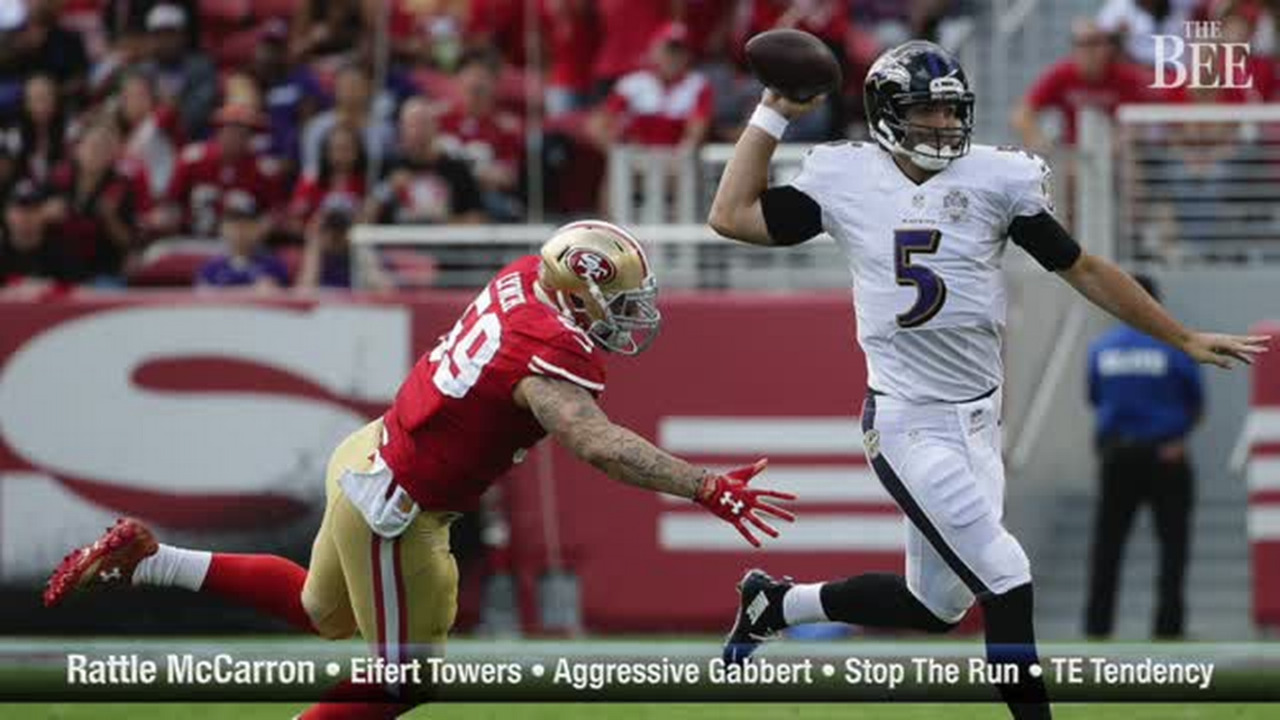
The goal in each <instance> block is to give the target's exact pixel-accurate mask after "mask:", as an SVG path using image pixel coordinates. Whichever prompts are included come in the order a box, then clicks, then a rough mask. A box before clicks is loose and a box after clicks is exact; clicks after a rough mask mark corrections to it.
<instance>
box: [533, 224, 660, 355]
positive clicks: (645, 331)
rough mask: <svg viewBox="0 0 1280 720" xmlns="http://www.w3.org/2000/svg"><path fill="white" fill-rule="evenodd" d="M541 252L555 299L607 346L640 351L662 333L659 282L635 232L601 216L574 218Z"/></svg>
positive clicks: (543, 276)
mask: <svg viewBox="0 0 1280 720" xmlns="http://www.w3.org/2000/svg"><path fill="white" fill-rule="evenodd" d="M541 255H542V266H541V268H540V269H539V280H540V281H541V283H542V286H543V288H544V289H545V290H546V291H547V293H548V295H550V296H551V300H552V301H553V302H554V303H555V304H556V305H557V306H558V307H559V308H560V310H561V312H563V313H564V314H565V315H566V316H568V317H569V318H571V319H572V320H573V321H574V323H575V324H577V325H578V327H580V328H582V329H583V330H585V331H587V334H589V335H590V336H591V337H592V339H594V340H595V341H596V342H598V343H600V344H601V345H602V346H604V348H605V349H606V350H609V351H611V352H616V353H620V354H623V355H636V354H639V353H640V352H643V351H644V349H645V348H647V347H649V344H650V343H652V342H653V340H654V338H656V337H657V335H658V326H659V324H661V322H662V315H661V314H660V313H659V312H658V306H657V297H658V281H657V280H656V279H655V278H654V277H653V271H652V270H651V269H650V267H649V258H647V257H645V253H644V248H642V247H641V246H640V242H639V241H638V240H636V239H635V237H634V236H632V235H631V233H629V232H627V231H626V230H624V229H622V228H621V227H618V226H617V225H614V224H613V223H607V222H604V221H602V220H583V221H580V222H575V223H569V224H568V225H565V226H564V227H562V228H560V229H559V230H557V231H556V232H555V234H554V235H552V236H551V239H550V240H548V241H547V242H546V243H544V244H543V246H542V251H541Z"/></svg>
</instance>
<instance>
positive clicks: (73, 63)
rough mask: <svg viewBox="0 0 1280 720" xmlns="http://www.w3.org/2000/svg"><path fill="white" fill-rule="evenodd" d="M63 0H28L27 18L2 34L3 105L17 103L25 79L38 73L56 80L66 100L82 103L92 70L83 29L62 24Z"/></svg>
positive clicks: (0, 84) (0, 104) (0, 97)
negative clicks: (72, 28)
mask: <svg viewBox="0 0 1280 720" xmlns="http://www.w3.org/2000/svg"><path fill="white" fill-rule="evenodd" d="M62 5H63V2H62V0H28V1H27V9H28V10H27V13H28V14H27V17H26V21H25V22H24V23H23V24H22V25H21V26H20V27H18V28H16V29H14V30H11V31H9V32H8V33H5V34H4V36H3V37H0V109H3V108H5V107H13V106H14V105H15V104H16V100H17V97H18V95H19V93H20V90H19V89H20V88H21V87H22V84H23V80H24V79H26V78H29V77H31V76H32V75H35V74H40V75H48V76H49V77H52V78H53V79H54V81H55V82H56V87H57V88H58V89H60V91H61V93H62V100H63V102H64V103H70V104H72V105H73V106H75V105H79V104H80V102H81V100H82V99H83V97H84V90H85V81H86V78H87V77H88V74H89V56H88V54H87V53H86V52H85V48H84V41H83V40H82V39H81V38H80V33H78V32H75V31H74V30H68V29H66V28H64V27H62V26H61V25H60V24H59V12H60V10H61V8H62Z"/></svg>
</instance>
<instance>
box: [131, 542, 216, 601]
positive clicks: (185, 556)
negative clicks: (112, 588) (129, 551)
mask: <svg viewBox="0 0 1280 720" xmlns="http://www.w3.org/2000/svg"><path fill="white" fill-rule="evenodd" d="M211 562H213V553H211V552H209V551H207V550H187V549H186V548H179V547H174V546H172V545H165V544H164V543H161V544H160V549H159V550H157V551H156V554H155V555H152V556H151V557H148V558H144V559H143V560H142V562H140V563H138V567H137V568H136V569H135V570H134V571H133V584H134V585H158V586H160V587H180V588H186V589H187V590H192V591H197V590H199V589H200V586H201V585H203V584H204V576H205V574H206V573H208V572H209V563H211Z"/></svg>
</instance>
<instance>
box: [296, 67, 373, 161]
mask: <svg viewBox="0 0 1280 720" xmlns="http://www.w3.org/2000/svg"><path fill="white" fill-rule="evenodd" d="M338 125H343V126H345V127H347V128H350V129H352V130H355V131H356V132H358V133H360V135H361V137H362V138H363V139H364V147H365V154H366V155H367V156H368V158H369V161H370V162H372V163H376V164H378V165H380V164H381V161H382V159H383V158H385V157H386V156H387V153H388V152H389V151H390V149H391V147H392V146H393V145H394V144H395V128H393V127H392V126H391V123H390V122H388V121H387V120H386V119H385V118H384V117H383V116H381V115H380V114H379V113H378V112H376V111H375V107H374V102H373V80H372V78H370V77H369V73H368V72H367V71H366V70H365V69H364V68H363V67H362V66H360V65H357V64H355V63H351V64H348V65H345V66H343V68H342V69H341V70H339V71H338V76H337V78H335V80H334V104H333V108H332V109H331V110H326V111H324V112H322V113H320V114H319V115H316V116H315V117H314V118H312V119H311V120H310V121H309V122H308V123H307V124H306V127H304V128H303V130H302V170H303V172H309V173H312V174H315V173H317V172H319V167H318V166H319V163H320V150H321V148H322V147H323V145H324V138H325V136H326V135H328V134H329V131H330V130H332V129H333V128H334V127H335V126H338Z"/></svg>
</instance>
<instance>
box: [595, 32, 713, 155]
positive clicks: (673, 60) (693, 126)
mask: <svg viewBox="0 0 1280 720" xmlns="http://www.w3.org/2000/svg"><path fill="white" fill-rule="evenodd" d="M651 48H652V49H651V55H652V58H653V62H652V65H651V66H650V67H649V68H647V69H644V70H637V71H635V72H633V73H630V74H628V75H626V76H624V77H623V78H622V79H621V80H619V81H618V83H617V85H615V86H614V88H613V92H612V94H610V95H609V98H608V100H606V101H605V104H604V108H603V111H602V112H600V113H598V114H597V115H596V117H595V118H593V126H594V127H593V132H592V134H593V135H595V137H596V139H597V142H598V143H599V144H600V146H601V147H608V146H610V145H612V144H613V143H615V142H617V141H619V140H620V141H622V142H628V143H636V144H639V145H665V146H679V147H680V148H681V149H682V150H692V149H693V148H694V147H696V146H697V145H699V144H701V142H702V141H703V139H704V138H705V137H706V134H707V128H708V126H709V124H710V121H711V111H712V99H713V98H712V90H711V83H709V82H708V81H707V78H706V76H704V75H703V74H702V73H700V72H698V71H696V70H690V69H689V65H690V62H691V60H692V56H691V55H690V53H689V44H688V30H687V29H686V28H685V26H684V25H682V24H680V23H668V24H667V25H665V26H663V27H662V29H660V30H659V31H658V33H657V34H656V35H655V36H654V37H653V40H652V43H651Z"/></svg>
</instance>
